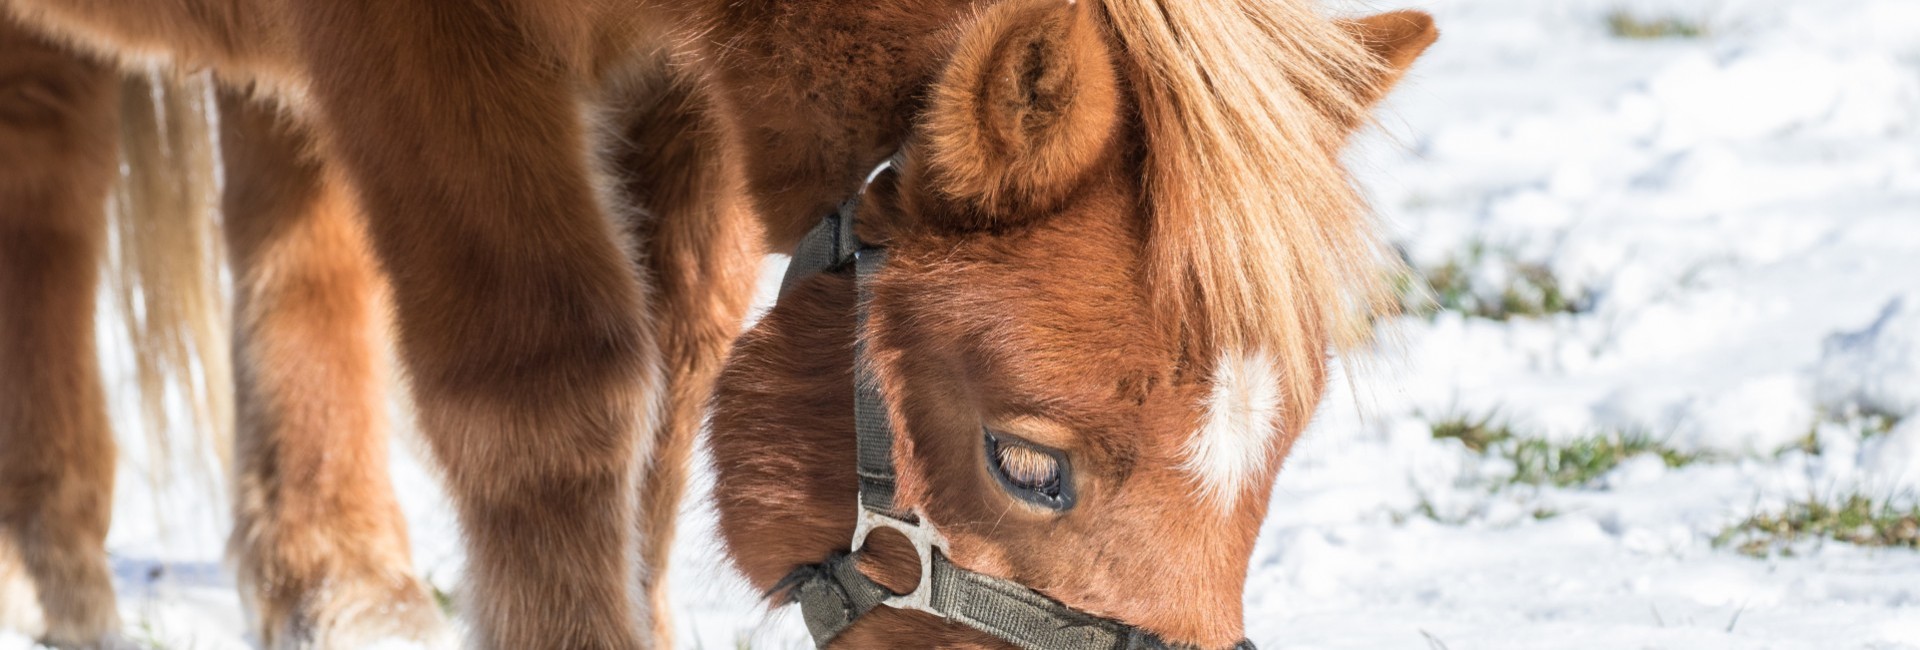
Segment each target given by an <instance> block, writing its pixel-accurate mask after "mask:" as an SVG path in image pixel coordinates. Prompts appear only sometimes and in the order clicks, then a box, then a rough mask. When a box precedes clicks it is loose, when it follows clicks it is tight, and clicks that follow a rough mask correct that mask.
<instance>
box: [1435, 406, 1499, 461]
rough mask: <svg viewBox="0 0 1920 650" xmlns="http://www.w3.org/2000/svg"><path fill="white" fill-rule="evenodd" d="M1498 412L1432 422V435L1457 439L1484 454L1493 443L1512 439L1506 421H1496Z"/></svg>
mask: <svg viewBox="0 0 1920 650" xmlns="http://www.w3.org/2000/svg"><path fill="white" fill-rule="evenodd" d="M1497 417H1498V414H1497V413H1492V412H1489V413H1487V414H1486V415H1483V416H1480V417H1478V418H1474V417H1468V416H1464V415H1455V416H1451V417H1447V418H1444V419H1441V420H1440V421H1438V422H1434V423H1433V425H1432V426H1433V437H1434V439H1436V440H1458V441H1460V444H1463V445H1466V447H1467V449H1469V450H1472V451H1473V452H1474V453H1477V454H1484V453H1486V452H1487V450H1488V449H1491V448H1493V446H1494V445H1496V444H1500V443H1504V442H1507V441H1509V440H1512V439H1513V437H1514V436H1513V429H1511V428H1509V427H1508V426H1507V425H1506V423H1504V422H1499V421H1497Z"/></svg>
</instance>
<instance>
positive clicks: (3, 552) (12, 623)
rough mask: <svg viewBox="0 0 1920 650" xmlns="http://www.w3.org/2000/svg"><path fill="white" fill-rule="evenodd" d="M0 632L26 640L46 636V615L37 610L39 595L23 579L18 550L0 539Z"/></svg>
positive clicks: (28, 579)
mask: <svg viewBox="0 0 1920 650" xmlns="http://www.w3.org/2000/svg"><path fill="white" fill-rule="evenodd" d="M0 632H13V633H15V634H19V635H21V636H25V637H27V638H30V639H35V638H39V637H40V636H41V635H43V634H46V633H47V617H46V613H45V612H43V611H41V609H40V592H39V591H38V590H35V589H34V588H33V580H32V579H31V578H28V577H27V567H26V565H25V564H23V563H22V562H21V559H20V553H19V551H18V549H15V548H14V547H13V543H12V542H11V541H9V540H7V538H6V537H5V536H0Z"/></svg>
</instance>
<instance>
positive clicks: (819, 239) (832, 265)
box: [780, 195, 860, 295]
mask: <svg viewBox="0 0 1920 650" xmlns="http://www.w3.org/2000/svg"><path fill="white" fill-rule="evenodd" d="M859 206H860V197H859V195H855V196H854V197H853V198H851V199H847V202H846V203H842V204H840V209H839V210H838V211H836V212H834V213H833V214H830V215H827V217H826V218H825V219H821V220H820V223H817V224H814V226H813V229H812V230H809V231H807V235H806V236H805V237H802V238H801V239H800V245H799V246H797V247H795V248H794V251H793V260H792V261H789V262H788V263H787V273H786V275H784V276H781V278H780V293H781V294H783V295H784V294H785V293H786V292H787V290H788V289H790V288H793V285H794V284H795V283H797V282H799V281H800V279H801V278H804V277H807V276H809V275H813V274H815V273H819V272H822V271H830V270H833V269H836V268H840V267H842V266H845V265H846V264H847V263H848V262H852V261H853V257H854V253H855V252H857V251H858V250H859V248H860V240H859V239H858V238H856V237H855V236H854V234H853V213H854V210H857V209H859Z"/></svg>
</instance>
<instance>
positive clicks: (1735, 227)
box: [0, 0, 1920, 650]
mask: <svg viewBox="0 0 1920 650" xmlns="http://www.w3.org/2000/svg"><path fill="white" fill-rule="evenodd" d="M1369 5H1370V6H1369V7H1358V6H1354V5H1347V6H1346V7H1345V8H1348V9H1352V10H1353V11H1364V10H1367V9H1376V10H1377V9H1388V8H1397V7H1399V6H1407V5H1411V6H1417V7H1420V8H1424V9H1427V10H1429V11H1431V12H1433V13H1434V14H1435V15H1436V17H1437V18H1438V20H1439V23H1440V26H1441V28H1442V30H1443V32H1444V35H1443V37H1442V39H1441V41H1440V43H1439V44H1438V45H1436V46H1435V47H1434V48H1433V50H1432V51H1431V52H1430V53H1429V54H1428V55H1427V56H1426V58H1425V59H1423V60H1422V61H1421V62H1420V64H1419V65H1418V67H1417V68H1416V69H1415V71H1414V73H1413V75H1412V76H1411V77H1409V79H1408V80H1407V82H1406V83H1405V84H1404V85H1403V86H1402V88H1401V89H1400V90H1399V91H1398V93H1397V94H1396V96H1395V97H1394V99H1393V100H1392V102H1391V103H1390V105H1388V106H1387V107H1386V111H1385V113H1384V117H1383V123H1384V124H1383V125H1384V127H1385V128H1384V129H1383V133H1379V134H1376V135H1374V136H1371V137H1368V138H1366V139H1365V140H1364V142H1363V143H1362V145H1361V146H1360V147H1358V148H1357V150H1356V151H1355V153H1354V155H1353V156H1352V161H1353V164H1354V166H1355V171H1356V174H1357V176H1358V178H1359V179H1360V180H1361V182H1362V183H1363V184H1365V185H1366V187H1367V188H1368V189H1369V192H1370V194H1371V196H1372V197H1373V199H1374V202H1375V204H1376V206H1377V207H1378V209H1379V210H1380V212H1381V213H1382V215H1383V216H1384V217H1385V218H1386V219H1387V220H1388V221H1389V222H1390V223H1391V226H1392V228H1393V229H1394V232H1395V233H1396V235H1395V239H1396V241H1398V242H1399V243H1400V244H1401V245H1402V246H1403V247H1404V249H1405V250H1406V252H1407V254H1408V256H1409V258H1410V259H1411V260H1412V262H1413V263H1414V265H1415V266H1416V267H1418V268H1422V269H1427V270H1434V269H1441V268H1444V267H1446V266H1448V265H1449V264H1452V266H1453V267H1454V268H1455V270H1457V271H1459V273H1458V274H1456V275H1458V276H1460V277H1461V278H1462V279H1461V280H1460V281H1459V282H1460V286H1462V287H1464V293H1466V294H1467V295H1476V294H1477V295H1481V296H1483V297H1487V298H1498V297H1499V295H1500V294H1501V293H1502V292H1503V291H1504V290H1505V288H1506V287H1509V286H1520V287H1521V289H1520V290H1519V291H1520V293H1522V294H1525V293H1527V292H1530V291H1532V287H1536V286H1537V285H1538V284H1539V283H1538V282H1537V281H1532V280H1530V281H1529V282H1532V284H1528V283H1527V282H1520V283H1519V284H1518V285H1516V284H1515V283H1516V282H1518V280H1516V278H1519V277H1520V276H1521V275H1522V274H1523V273H1522V271H1521V269H1526V271H1525V273H1531V274H1533V275H1532V276H1529V277H1534V278H1536V279H1537V278H1538V277H1541V276H1542V275H1551V276H1552V277H1553V278H1556V279H1557V285H1558V287H1559V288H1560V289H1561V290H1562V292H1563V293H1565V294H1566V295H1568V296H1572V297H1573V298H1574V300H1573V302H1574V303H1575V304H1576V307H1577V309H1575V310H1573V312H1569V313H1555V314H1548V315H1542V316H1526V315H1522V316H1517V317H1514V318H1512V319H1509V320H1506V321H1496V320H1492V319H1487V318H1478V317H1467V316H1464V315H1462V314H1461V313H1459V312H1456V311H1441V312H1439V313H1437V314H1434V315H1432V316H1431V317H1426V316H1412V317H1408V318H1406V319H1404V320H1403V321H1402V322H1401V323H1399V324H1398V326H1397V327H1396V329H1395V338H1394V339H1393V340H1394V341H1395V343H1394V344H1393V345H1392V346H1389V348H1388V349H1387V350H1386V351H1385V352H1383V353H1382V354H1380V355H1378V356H1377V357H1374V358H1369V359H1364V360H1357V362H1356V363H1353V364H1352V367H1354V368H1356V369H1358V370H1357V372H1356V374H1357V376H1358V379H1356V380H1354V381H1351V382H1348V381H1344V380H1343V381H1342V382H1341V384H1340V385H1339V386H1337V387H1336V390H1335V391H1334V392H1333V393H1332V394H1333V395H1334V398H1333V399H1330V400H1329V401H1328V402H1327V403H1326V404H1325V405H1324V406H1323V409H1322V414H1321V417H1320V419H1319V421H1318V422H1317V424H1316V425H1315V427H1314V429H1313V430H1312V431H1311V432H1310V433H1309V434H1308V436H1307V438H1306V441H1305V442H1304V443H1303V444H1302V446H1301V447H1300V448H1299V449H1298V451H1296V452H1295V454H1294V456H1293V458H1292V460H1291V461H1290V462H1289V466H1288V467H1287V469H1286V471H1284V472H1283V473H1282V476H1281V480H1280V483H1279V486H1278V487H1277V488H1276V490H1275V492H1274V494H1273V505H1272V516H1271V517H1270V519H1269V520H1268V522H1267V524H1266V526H1265V528H1264V531H1263V535H1262V539H1261V542H1260V544H1259V546H1258V548H1257V549H1256V551H1255V557H1254V561H1253V565H1252V575H1251V576H1249V579H1248V586H1247V596H1246V605H1247V609H1246V611H1247V621H1248V634H1249V636H1250V637H1251V638H1252V639H1253V640H1255V641H1256V642H1258V643H1259V644H1260V646H1261V647H1263V648H1297V649H1306V648H1430V649H1437V648H1458V649H1468V648H1689V649H1691V648H1809V649H1814V648H1818V649H1828V648H1881V649H1886V648H1920V552H1916V551H1914V550H1912V549H1901V548H1890V549H1889V548H1869V547H1864V546H1856V545H1852V544H1845V543H1838V542H1824V543H1823V542H1818V541H1802V542H1800V543H1797V544H1794V545H1792V547H1791V553H1790V554H1782V553H1775V554H1772V555H1771V556H1769V557H1753V556H1750V555H1747V554H1743V553H1741V552H1739V551H1738V549H1737V544H1726V545H1721V544H1716V543H1715V540H1716V538H1717V537H1719V536H1720V535H1721V533H1722V532H1723V531H1725V530H1726V529H1727V528H1728V527H1729V526H1731V525H1733V524H1736V523H1738V522H1740V521H1742V520H1743V519H1745V518H1747V517H1748V516H1751V515H1754V514H1756V513H1769V512H1779V511H1780V509H1781V508H1783V507H1785V506H1786V505H1787V504H1788V503H1790V502H1794V501H1804V500H1807V499H1809V498H1812V499H1819V500H1836V499H1840V498H1844V497H1845V496H1847V495H1862V496H1868V497H1872V498H1875V499H1882V500H1887V501H1889V502H1891V503H1894V504H1912V503H1914V501H1915V499H1916V498H1920V417H1915V415H1916V411H1920V2H1916V1H1915V0H1715V1H1712V2H1701V1H1698V0H1661V1H1653V0H1645V1H1642V0H1378V1H1377V2H1371V3H1369ZM1622 9H1624V10H1628V11H1630V12H1631V14H1632V15H1634V16H1637V17H1640V18H1644V19H1658V18H1664V17H1674V18H1679V19H1683V21H1684V22H1687V23H1690V24H1694V25H1698V26H1701V27H1704V28H1705V30H1706V34H1705V35H1703V36H1696V37H1686V38H1670V39H1657V40H1641V39H1624V38H1619V37H1616V36H1614V35H1613V34H1611V33H1610V29H1609V24H1608V16H1609V14H1610V13H1611V12H1614V11H1616V10H1622ZM1475 251H1478V254H1477V255H1476V254H1475ZM777 266H778V265H777V263H776V264H773V265H770V267H769V277H770V278H771V277H776V276H775V275H774V274H776V273H777V270H778V269H777ZM1482 420H1485V421H1487V422H1488V425H1489V427H1499V428H1503V429H1504V430H1506V431H1510V432H1511V435H1513V436H1515V437H1516V438H1519V439H1542V440H1547V441H1552V442H1551V443H1550V444H1547V445H1544V446H1543V447H1552V446H1553V445H1571V444H1575V442H1576V441H1578V440H1581V439H1583V437H1591V436H1595V435H1609V434H1611V435H1630V436H1643V437H1646V438H1649V439H1651V440H1654V441H1657V442H1659V443H1662V444H1663V445H1664V447H1665V448H1666V449H1667V450H1668V451H1669V452H1670V453H1671V454H1673V455H1674V456H1675V457H1676V458H1687V459H1691V460H1692V462H1686V463H1681V462H1675V463H1668V462H1664V461H1662V460H1661V458H1660V457H1659V456H1658V455H1654V454H1644V455H1639V456H1635V457H1632V458H1628V459H1627V460H1625V461H1624V462H1622V463H1620V464H1619V465H1618V466H1617V467H1613V468H1612V469H1610V470H1607V471H1603V472H1599V473H1598V474H1597V475H1596V476H1593V477H1587V478H1583V479H1581V480H1578V481H1574V482H1572V484H1571V485H1567V486H1556V485H1554V484H1553V482H1551V481H1548V482H1546V483H1545V484H1534V483H1531V482H1526V481H1513V480H1509V479H1508V477H1510V476H1511V475H1512V474H1513V473H1514V472H1515V465H1514V461H1513V459H1512V458H1510V457H1509V456H1508V455H1503V454H1502V453H1501V451H1500V450H1502V449H1512V448H1513V447H1514V446H1516V445H1518V444H1521V443H1516V442H1512V441H1509V442H1506V443H1500V444H1498V445H1495V447H1494V451H1493V452H1491V453H1476V452H1474V451H1471V450H1469V449H1468V448H1467V446H1466V445H1464V444H1463V443H1462V442H1460V441H1457V440H1451V439H1444V440H1442V439H1435V437H1434V436H1433V428H1434V425H1435V424H1436V423H1447V422H1461V421H1464V422H1470V423H1471V422H1479V421H1482ZM1882 422H1897V424H1895V425H1893V426H1892V427H1891V430H1890V431H1885V432H1880V431H1872V432H1866V431H1863V430H1866V429H1878V428H1886V427H1881V426H1878V424H1876V423H1882ZM395 445H396V450H398V451H399V452H400V453H399V454H398V456H400V458H399V460H398V461H397V467H396V473H397V481H398V483H399V485H400V494H401V498H402V499H403V501H404V505H405V508H406V511H407V515H408V517H409V519H410V521H411V523H412V525H413V540H414V546H415V554H416V555H415V557H416V561H417V562H418V564H419V566H420V568H421V570H422V571H423V572H425V573H426V575H427V576H428V577H429V579H430V580H431V581H433V582H434V583H435V584H436V585H439V586H440V587H442V588H445V589H448V590H451V589H453V588H454V586H455V585H456V584H457V583H458V580H459V576H460V565H461V553H460V548H459V543H458V540H457V538H456V534H455V531H456V527H455V524H454V521H453V520H452V516H451V514H450V513H449V509H448V508H447V507H446V505H445V503H444V499H443V497H441V496H440V493H439V491H438V488H437V485H436V484H435V482H434V480H433V478H432V476H431V474H430V472H428V471H427V470H424V469H423V468H422V466H421V464H420V463H419V462H417V460H415V459H416V458H417V457H418V456H417V455H416V454H413V453H411V447H410V443H408V442H405V441H397V442H396V443H395ZM129 447H130V449H129V450H128V452H127V461H128V462H126V463H125V467H124V468H123V470H122V475H121V480H120V482H119V486H120V489H121V494H120V495H119V501H118V503H117V506H116V510H115V517H116V519H115V521H116V527H115V529H114V531H113V534H112V537H111V539H110V547H111V549H112V552H113V554H114V562H115V569H116V572H117V575H118V576H119V579H120V593H121V599H122V601H121V603H122V610H123V613H124V615H125V616H126V618H127V620H128V624H129V628H130V629H132V630H134V631H135V636H136V637H139V638H143V639H151V640H154V641H158V642H161V643H164V644H165V645H166V647H171V648H226V647H246V640H245V639H244V638H243V637H242V636H241V630H242V628H243V623H242V615H241V613H240V608H239V604H238V600H237V598H236V597H235V596H234V594H233V592H232V590H231V583H232V577H231V574H230V573H229V572H228V571H226V570H225V569H223V568H222V567H221V564H220V549H221V547H222V545H223V533H222V532H221V531H223V530H224V526H225V521H224V515H223V513H224V510H225V506H224V505H223V504H220V503H218V502H217V501H215V500H212V499H208V498H206V497H205V494H207V491H206V490H204V489H202V488H200V487H199V486H197V484H195V483H194V482H193V481H192V480H191V479H186V478H183V479H181V480H179V481H176V483H177V485H174V486H171V487H170V488H169V489H168V490H166V491H163V493H161V494H150V493H147V491H146V489H145V487H144V486H145V483H144V481H143V479H142V472H143V471H144V470H143V469H142V466H141V463H142V462H143V455H142V453H141V449H140V446H139V445H138V443H137V441H129ZM687 512H688V516H689V518H690V521H691V523H690V525H688V526H687V527H686V528H685V529H684V532H683V533H682V535H681V537H680V541H679V546H678V547H677V548H676V553H677V555H676V559H675V566H674V568H673V572H674V577H675V579H676V582H675V586H674V589H675V593H676V594H677V596H678V598H677V599H676V602H677V610H678V611H677V615H678V619H679V626H680V630H681V634H682V635H683V637H684V640H685V642H686V643H685V645H686V647H693V648H730V647H736V645H738V644H739V643H741V642H743V641H745V642H751V643H752V644H753V646H754V647H780V648H784V647H804V646H805V645H806V644H805V641H804V639H805V634H804V631H803V629H802V627H801V625H800V622H799V620H798V617H797V616H796V615H794V614H793V613H791V612H771V613H770V612H767V611H765V610H764V609H762V608H761V607H759V606H758V605H757V604H756V599H755V594H753V593H751V592H750V591H749V590H747V589H745V588H744V586H743V585H742V583H741V582H740V580H739V579H738V578H737V577H735V576H734V575H733V574H732V573H731V570H730V569H728V568H727V567H726V565H725V563H724V561H723V560H722V557H721V555H720V552H719V549H718V547H717V545H716V543H715V542H714V537H713V535H712V534H711V525H712V517H711V514H710V513H709V512H708V511H707V510H706V509H705V508H704V506H703V505H702V503H701V502H700V501H699V500H698V499H696V501H695V502H694V503H690V504H689V505H688V508H687ZM26 645H27V643H26V641H25V640H24V639H21V638H20V637H18V636H11V637H9V636H6V635H5V634H3V633H0V649H4V650H12V649H14V648H20V647H25V646H26Z"/></svg>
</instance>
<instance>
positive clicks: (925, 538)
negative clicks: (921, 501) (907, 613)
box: [853, 498, 949, 618]
mask: <svg viewBox="0 0 1920 650" xmlns="http://www.w3.org/2000/svg"><path fill="white" fill-rule="evenodd" d="M861 501H862V503H861V504H860V518H859V519H858V520H856V521H855V523H854V526H853V552H854V553H856V554H857V553H859V552H860V548H861V547H862V546H865V545H866V543H867V534H868V533H871V532H873V530H874V529H876V528H888V529H892V530H894V531H896V532H898V533H900V534H901V535H903V536H905V537H906V538H907V542H908V543H911V544H913V552H914V553H916V554H918V555H919V556H920V584H918V585H915V586H914V588H913V591H910V592H907V593H905V594H893V595H890V596H888V597H887V599H886V600H883V601H880V604H882V605H886V606H888V607H892V608H894V609H910V610H914V611H918V612H926V613H928V614H932V615H934V616H938V617H940V618H946V617H947V615H946V614H943V613H941V612H938V611H934V609H933V552H934V550H936V549H938V550H939V551H940V554H941V555H947V554H948V553H949V551H948V550H947V538H946V537H945V536H942V535H941V534H940V531H938V530H935V529H934V528H933V523H932V522H930V521H928V520H927V516H926V515H925V514H924V513H921V512H920V511H919V510H915V511H914V512H913V516H914V518H916V519H919V521H918V522H908V521H904V520H900V519H895V518H893V517H889V516H886V515H883V514H880V513H878V512H874V511H872V510H868V509H867V506H866V503H865V502H864V501H865V499H864V498H862V499H861Z"/></svg>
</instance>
